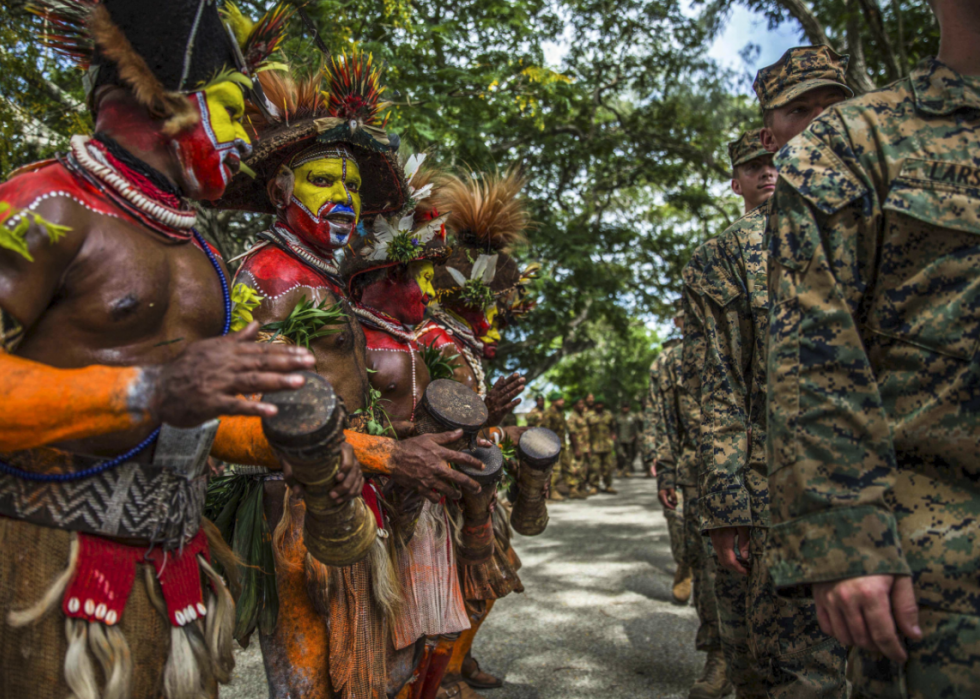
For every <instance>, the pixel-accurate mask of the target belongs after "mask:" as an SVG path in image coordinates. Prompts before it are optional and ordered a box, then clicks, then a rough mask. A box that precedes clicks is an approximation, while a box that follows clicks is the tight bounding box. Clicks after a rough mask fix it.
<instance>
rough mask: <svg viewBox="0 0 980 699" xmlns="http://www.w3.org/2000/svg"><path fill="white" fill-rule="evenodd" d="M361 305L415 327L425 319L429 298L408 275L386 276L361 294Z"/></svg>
mask: <svg viewBox="0 0 980 699" xmlns="http://www.w3.org/2000/svg"><path fill="white" fill-rule="evenodd" d="M361 303H363V304H364V305H365V306H367V307H369V308H373V309H374V310H376V311H381V312H382V313H384V314H385V315H387V316H391V317H392V318H394V319H395V320H397V321H398V322H399V323H402V324H403V325H408V326H411V327H415V326H416V325H418V324H419V323H421V322H422V319H423V318H424V317H425V307H426V306H427V305H428V304H429V297H428V296H427V295H426V294H424V293H422V289H421V288H419V285H418V282H416V281H415V279H413V278H412V277H410V276H409V275H407V274H398V275H395V278H394V279H393V278H392V275H388V276H386V277H385V278H384V279H382V280H381V281H379V282H375V283H374V284H371V285H370V286H368V287H367V288H365V289H364V291H363V293H362V294H361Z"/></svg>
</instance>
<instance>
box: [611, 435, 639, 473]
mask: <svg viewBox="0 0 980 699" xmlns="http://www.w3.org/2000/svg"><path fill="white" fill-rule="evenodd" d="M635 460H636V442H630V443H629V444H616V470H617V471H618V472H619V475H621V476H622V475H624V474H626V473H632V472H633V462H634V461H635Z"/></svg>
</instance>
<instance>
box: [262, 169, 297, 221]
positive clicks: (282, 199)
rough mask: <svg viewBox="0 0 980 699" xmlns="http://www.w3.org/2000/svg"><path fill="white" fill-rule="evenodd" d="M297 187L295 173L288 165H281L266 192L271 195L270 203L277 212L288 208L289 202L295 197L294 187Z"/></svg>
mask: <svg viewBox="0 0 980 699" xmlns="http://www.w3.org/2000/svg"><path fill="white" fill-rule="evenodd" d="M295 185H296V177H295V175H293V171H292V170H290V169H289V167H287V166H286V165H280V166H279V169H278V170H277V171H276V176H275V177H273V178H272V179H270V180H269V184H268V185H266V191H267V192H268V194H269V201H271V202H272V205H273V206H274V207H276V210H277V211H280V210H282V209H285V208H286V205H287V204H289V200H290V199H292V197H293V187H294V186H295Z"/></svg>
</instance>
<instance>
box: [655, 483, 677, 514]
mask: <svg viewBox="0 0 980 699" xmlns="http://www.w3.org/2000/svg"><path fill="white" fill-rule="evenodd" d="M657 497H658V498H659V499H660V504H661V505H663V506H664V507H666V508H667V509H668V510H676V509H677V492H676V491H675V490H674V489H673V488H664V489H662V490H660V491H658V492H657Z"/></svg>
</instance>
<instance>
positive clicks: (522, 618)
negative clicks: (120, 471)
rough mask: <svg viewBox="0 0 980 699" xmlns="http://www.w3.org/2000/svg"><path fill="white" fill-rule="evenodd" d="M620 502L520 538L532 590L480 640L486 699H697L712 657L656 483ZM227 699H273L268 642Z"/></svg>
mask: <svg viewBox="0 0 980 699" xmlns="http://www.w3.org/2000/svg"><path fill="white" fill-rule="evenodd" d="M616 486H617V488H618V489H619V491H620V492H619V494H618V495H604V494H601V495H596V496H593V497H591V498H589V499H588V500H584V501H583V500H567V501H564V502H560V503H553V504H552V505H551V507H550V508H549V511H550V513H551V522H550V524H549V526H548V529H547V531H545V533H544V534H542V535H540V536H537V537H533V538H525V537H521V536H520V535H518V534H515V535H514V539H515V542H514V546H515V548H516V549H517V552H518V553H519V554H520V556H521V559H522V560H523V562H524V567H523V568H522V569H521V578H522V580H523V581H524V587H525V588H526V592H525V593H524V594H520V595H517V594H515V595H510V596H509V597H507V598H505V599H504V600H502V601H500V602H498V603H497V605H496V606H495V607H494V610H493V612H492V613H491V615H490V616H489V618H488V619H487V621H486V623H485V624H484V626H483V629H482V630H481V631H480V635H479V636H478V637H477V640H476V643H475V644H474V648H473V652H474V655H475V657H477V659H479V660H480V662H481V664H482V665H483V667H484V668H485V669H486V670H488V671H489V672H492V673H493V674H495V675H498V676H503V677H504V678H505V679H506V683H505V685H504V687H503V688H501V689H496V690H484V695H485V697H486V699H559V698H560V699H595V698H596V697H599V698H600V699H633V698H635V697H650V698H654V697H657V698H661V697H662V698H663V699H674V698H680V697H686V696H687V691H688V689H689V688H690V686H691V684H692V683H693V682H694V679H695V677H696V676H697V674H698V673H699V672H700V669H701V665H702V663H703V662H704V656H703V655H701V654H699V653H697V652H696V651H695V650H694V633H695V630H696V628H697V616H696V615H695V613H694V609H693V607H691V606H683V607H682V606H678V605H676V604H673V603H672V598H671V595H670V587H671V581H672V577H673V572H674V567H675V566H674V562H673V559H672V558H671V556H670V543H669V541H668V537H667V524H666V522H665V521H664V518H663V516H662V515H661V513H660V508H659V505H658V504H657V502H656V486H655V481H654V480H653V479H647V478H631V479H628V480H624V479H620V480H618V481H617V483H616ZM223 696H226V697H235V699H239V698H241V699H265V697H267V696H268V694H267V689H266V684H265V677H264V671H263V669H262V659H261V656H260V655H259V650H258V643H255V644H253V645H252V647H251V648H250V649H249V650H248V651H241V652H239V654H238V666H237V668H236V670H235V679H234V682H233V684H232V685H231V686H230V687H227V688H225V689H224V691H223Z"/></svg>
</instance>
